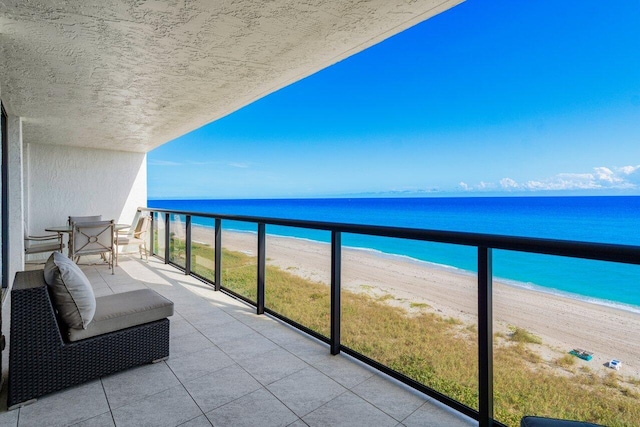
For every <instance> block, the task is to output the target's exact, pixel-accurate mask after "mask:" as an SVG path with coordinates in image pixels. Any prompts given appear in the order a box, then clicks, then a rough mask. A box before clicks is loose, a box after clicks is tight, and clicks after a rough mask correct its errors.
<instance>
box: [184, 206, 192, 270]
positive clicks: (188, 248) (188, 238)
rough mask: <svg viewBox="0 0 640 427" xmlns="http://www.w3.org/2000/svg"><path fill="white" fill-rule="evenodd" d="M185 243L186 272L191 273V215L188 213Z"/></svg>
mask: <svg viewBox="0 0 640 427" xmlns="http://www.w3.org/2000/svg"><path fill="white" fill-rule="evenodd" d="M185 227H186V232H185V243H184V245H185V246H184V258H185V260H184V274H186V275H187V276H188V275H190V274H191V215H187V217H186V220H185Z"/></svg>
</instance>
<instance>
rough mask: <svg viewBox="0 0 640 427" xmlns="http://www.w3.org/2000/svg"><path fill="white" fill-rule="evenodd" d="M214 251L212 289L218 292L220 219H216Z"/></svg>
mask: <svg viewBox="0 0 640 427" xmlns="http://www.w3.org/2000/svg"><path fill="white" fill-rule="evenodd" d="M215 239H216V242H215V251H214V257H215V261H214V267H213V268H215V270H214V272H213V274H214V283H213V286H214V289H215V290H216V291H219V290H220V286H222V220H221V219H220V218H216V236H215Z"/></svg>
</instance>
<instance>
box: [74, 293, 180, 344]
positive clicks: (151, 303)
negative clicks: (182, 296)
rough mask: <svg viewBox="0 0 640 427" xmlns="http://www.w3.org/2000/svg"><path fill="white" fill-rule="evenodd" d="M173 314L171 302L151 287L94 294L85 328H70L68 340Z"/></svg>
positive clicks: (116, 329) (107, 331)
mask: <svg viewBox="0 0 640 427" xmlns="http://www.w3.org/2000/svg"><path fill="white" fill-rule="evenodd" d="M171 315H173V302H171V301H170V300H168V299H166V298H165V297H163V296H162V295H160V294H159V293H157V292H156V291H154V290H151V289H138V290H135V291H130V292H122V293H118V294H113V295H106V296H103V297H98V298H96V314H95V316H94V317H93V321H92V322H91V324H90V325H89V327H88V328H86V329H75V328H70V329H69V331H68V338H69V341H78V340H82V339H85V338H89V337H94V336H97V335H102V334H106V333H109V332H114V331H119V330H121V329H125V328H130V327H132V326H138V325H142V324H144V323H149V322H154V321H156V320H160V319H164V318H166V317H169V316H171Z"/></svg>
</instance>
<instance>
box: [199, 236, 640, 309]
mask: <svg viewBox="0 0 640 427" xmlns="http://www.w3.org/2000/svg"><path fill="white" fill-rule="evenodd" d="M194 227H202V228H204V229H207V230H209V229H212V227H209V226H204V225H194ZM224 233H238V234H249V235H254V236H255V235H257V233H256V232H255V231H247V230H233V229H230V230H224ZM267 236H268V237H270V238H283V239H292V240H298V241H301V242H308V243H311V244H319V245H327V246H329V245H330V243H329V242H321V241H318V240H313V239H309V238H306V237H296V236H285V235H280V234H267ZM197 243H204V244H207V243H206V242H197ZM342 248H343V251H344V250H355V251H363V252H365V253H370V254H372V255H374V256H379V257H381V258H389V259H391V260H398V261H405V262H409V263H416V264H418V265H423V266H424V267H425V268H433V269H437V270H443V271H450V272H453V273H456V274H460V275H468V276H471V277H476V272H474V271H470V270H465V269H463V268H460V267H455V266H452V265H447V264H440V263H436V262H431V261H426V260H422V259H418V258H413V257H411V256H409V255H400V254H393V253H388V252H383V251H381V250H379V249H373V248H363V247H356V246H346V245H343V246H342ZM493 282H494V283H496V282H499V283H501V284H503V285H505V286H511V287H514V288H517V289H522V290H531V291H534V292H539V293H544V294H549V295H552V296H557V297H561V298H567V299H571V300H576V301H581V302H584V303H587V304H594V305H599V306H602V307H609V308H613V309H616V310H622V311H627V312H629V313H634V314H640V305H634V304H629V303H625V302H619V301H614V300H608V299H603V298H598V297H594V296H589V295H582V294H577V293H573V292H568V291H563V290H559V289H555V288H549V287H546V286H542V285H538V284H535V283H532V282H521V281H518V280H514V279H508V278H502V277H496V276H494V280H493Z"/></svg>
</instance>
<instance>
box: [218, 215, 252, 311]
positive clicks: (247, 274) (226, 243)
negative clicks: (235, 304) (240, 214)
mask: <svg viewBox="0 0 640 427" xmlns="http://www.w3.org/2000/svg"><path fill="white" fill-rule="evenodd" d="M257 248H258V234H257V224H252V223H247V222H239V221H222V265H221V269H222V271H221V272H220V273H221V281H222V286H223V287H225V288H227V289H229V290H231V291H233V292H235V293H237V294H239V295H242V296H244V297H246V298H248V299H249V300H250V301H253V302H256V295H257V283H258V256H257Z"/></svg>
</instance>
